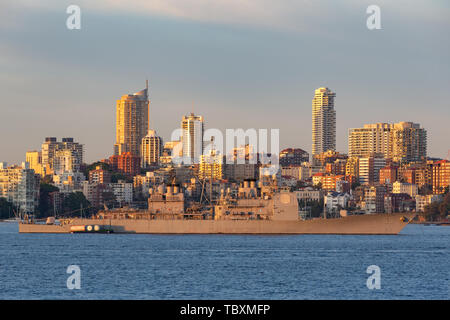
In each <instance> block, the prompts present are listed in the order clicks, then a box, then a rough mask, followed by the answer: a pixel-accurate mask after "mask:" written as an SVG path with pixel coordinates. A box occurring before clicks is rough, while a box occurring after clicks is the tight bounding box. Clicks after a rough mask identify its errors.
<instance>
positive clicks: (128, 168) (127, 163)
mask: <svg viewBox="0 0 450 320" xmlns="http://www.w3.org/2000/svg"><path fill="white" fill-rule="evenodd" d="M109 165H110V167H111V169H112V171H115V172H120V173H122V174H124V175H126V176H127V177H130V178H131V177H134V176H136V175H138V174H139V173H140V170H141V169H140V167H141V159H140V157H139V156H135V155H134V154H133V153H131V152H124V153H122V154H121V155H113V156H111V157H110V158H109Z"/></svg>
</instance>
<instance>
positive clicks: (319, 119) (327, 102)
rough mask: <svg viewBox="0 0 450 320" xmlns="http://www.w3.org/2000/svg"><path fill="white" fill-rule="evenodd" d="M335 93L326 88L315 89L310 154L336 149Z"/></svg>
mask: <svg viewBox="0 0 450 320" xmlns="http://www.w3.org/2000/svg"><path fill="white" fill-rule="evenodd" d="M335 96H336V94H335V93H334V92H332V91H331V90H330V89H328V88H319V89H316V91H315V94H314V98H313V100H312V154H313V155H315V154H318V153H322V152H326V151H328V150H333V151H335V149H336V110H334V98H335Z"/></svg>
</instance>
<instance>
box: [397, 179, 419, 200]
mask: <svg viewBox="0 0 450 320" xmlns="http://www.w3.org/2000/svg"><path fill="white" fill-rule="evenodd" d="M418 191H419V188H418V187H417V185H416V184H411V183H405V182H400V181H396V182H394V183H393V184H392V193H406V194H407V195H409V196H410V197H411V198H414V197H415V196H416V195H417V194H418Z"/></svg>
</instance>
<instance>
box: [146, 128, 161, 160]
mask: <svg viewBox="0 0 450 320" xmlns="http://www.w3.org/2000/svg"><path fill="white" fill-rule="evenodd" d="M162 149H163V141H162V138H161V137H159V136H157V135H156V131H155V130H149V131H148V134H147V135H146V136H145V138H144V139H142V145H141V166H142V168H148V167H150V166H155V165H158V163H159V158H160V156H161V155H162Z"/></svg>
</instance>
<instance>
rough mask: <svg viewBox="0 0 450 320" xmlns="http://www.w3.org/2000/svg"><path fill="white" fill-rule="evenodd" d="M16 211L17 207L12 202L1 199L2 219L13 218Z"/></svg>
mask: <svg viewBox="0 0 450 320" xmlns="http://www.w3.org/2000/svg"><path fill="white" fill-rule="evenodd" d="M14 210H15V207H14V205H13V204H12V203H11V202H9V201H8V200H6V199H5V198H0V219H8V218H10V217H12V216H13V214H14Z"/></svg>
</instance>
